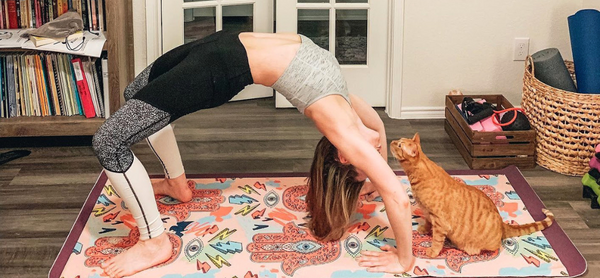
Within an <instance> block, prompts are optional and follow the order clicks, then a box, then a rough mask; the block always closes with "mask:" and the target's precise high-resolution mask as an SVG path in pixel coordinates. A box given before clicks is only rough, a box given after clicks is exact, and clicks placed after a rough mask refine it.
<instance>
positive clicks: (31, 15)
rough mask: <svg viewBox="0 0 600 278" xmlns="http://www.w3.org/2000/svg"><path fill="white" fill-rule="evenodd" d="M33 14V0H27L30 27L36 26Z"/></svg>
mask: <svg viewBox="0 0 600 278" xmlns="http://www.w3.org/2000/svg"><path fill="white" fill-rule="evenodd" d="M35 15H36V13H35V0H29V16H30V17H29V24H30V27H31V28H35V27H36V22H35V18H36V17H35Z"/></svg>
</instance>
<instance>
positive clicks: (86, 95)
mask: <svg viewBox="0 0 600 278" xmlns="http://www.w3.org/2000/svg"><path fill="white" fill-rule="evenodd" d="M71 64H72V65H73V73H74V76H75V80H76V82H77V89H78V91H79V98H80V100H81V105H82V106H83V112H84V114H85V117H86V118H93V117H95V116H96V113H95V112H94V111H95V110H94V103H93V101H92V96H91V94H90V88H89V83H88V80H87V78H86V77H85V72H84V67H83V63H82V62H81V59H80V58H73V59H71Z"/></svg>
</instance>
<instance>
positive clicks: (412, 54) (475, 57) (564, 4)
mask: <svg viewBox="0 0 600 278" xmlns="http://www.w3.org/2000/svg"><path fill="white" fill-rule="evenodd" d="M583 1H584V0H528V1H523V0H486V1H481V0H454V1H440V0H437V1H436V0H418V1H417V0H406V2H405V18H404V55H403V76H402V107H403V109H402V110H403V111H404V110H419V109H421V108H422V109H424V110H429V111H431V110H432V108H434V109H433V110H435V111H437V112H435V114H436V115H438V116H440V117H443V106H444V95H446V94H447V93H448V91H450V90H451V89H460V90H462V91H463V93H471V94H492V93H497V94H504V95H505V96H506V97H507V98H508V99H509V101H510V102H511V103H513V104H514V105H520V103H521V93H522V82H523V81H522V79H523V70H524V62H523V61H513V59H512V58H513V57H512V54H513V39H514V38H515V37H528V38H530V45H529V47H530V48H529V51H530V54H533V53H534V52H536V51H538V50H542V49H544V48H549V47H556V48H558V49H559V50H560V52H561V54H562V55H563V58H565V59H572V53H571V46H570V41H569V30H568V24H567V17H568V16H569V15H572V14H574V13H575V12H576V11H578V10H579V9H580V8H582V5H583ZM585 2H589V3H588V4H590V5H591V4H592V2H594V4H597V3H598V2H600V1H598V0H593V1H592V0H587V1H585ZM402 117H403V118H406V115H402Z"/></svg>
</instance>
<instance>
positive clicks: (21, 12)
mask: <svg viewBox="0 0 600 278" xmlns="http://www.w3.org/2000/svg"><path fill="white" fill-rule="evenodd" d="M69 10H73V11H77V12H78V13H79V15H81V18H82V19H83V25H84V29H85V30H91V31H99V30H106V28H105V26H106V16H105V15H106V12H105V10H106V8H105V0H0V29H25V28H38V27H40V26H42V25H43V24H45V23H47V22H49V21H51V20H52V19H55V18H57V17H59V16H60V15H62V14H63V13H66V12H67V11H69Z"/></svg>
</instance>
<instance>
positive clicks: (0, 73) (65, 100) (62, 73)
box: [0, 52, 108, 118]
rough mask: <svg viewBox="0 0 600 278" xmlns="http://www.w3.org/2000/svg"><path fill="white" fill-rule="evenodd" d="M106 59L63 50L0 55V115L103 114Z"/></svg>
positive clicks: (106, 79)
mask: <svg viewBox="0 0 600 278" xmlns="http://www.w3.org/2000/svg"><path fill="white" fill-rule="evenodd" d="M105 97H108V66H107V60H106V59H105V58H98V59H97V58H90V57H86V56H73V55H70V54H62V53H50V52H48V53H46V52H24V53H10V54H8V53H7V54H0V104H1V105H0V117H1V118H12V117H19V116H73V115H84V116H85V117H87V118H92V117H105V115H107V114H108V113H106V112H107V111H106V110H105V108H108V107H105V106H106V105H105V101H106V100H105Z"/></svg>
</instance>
